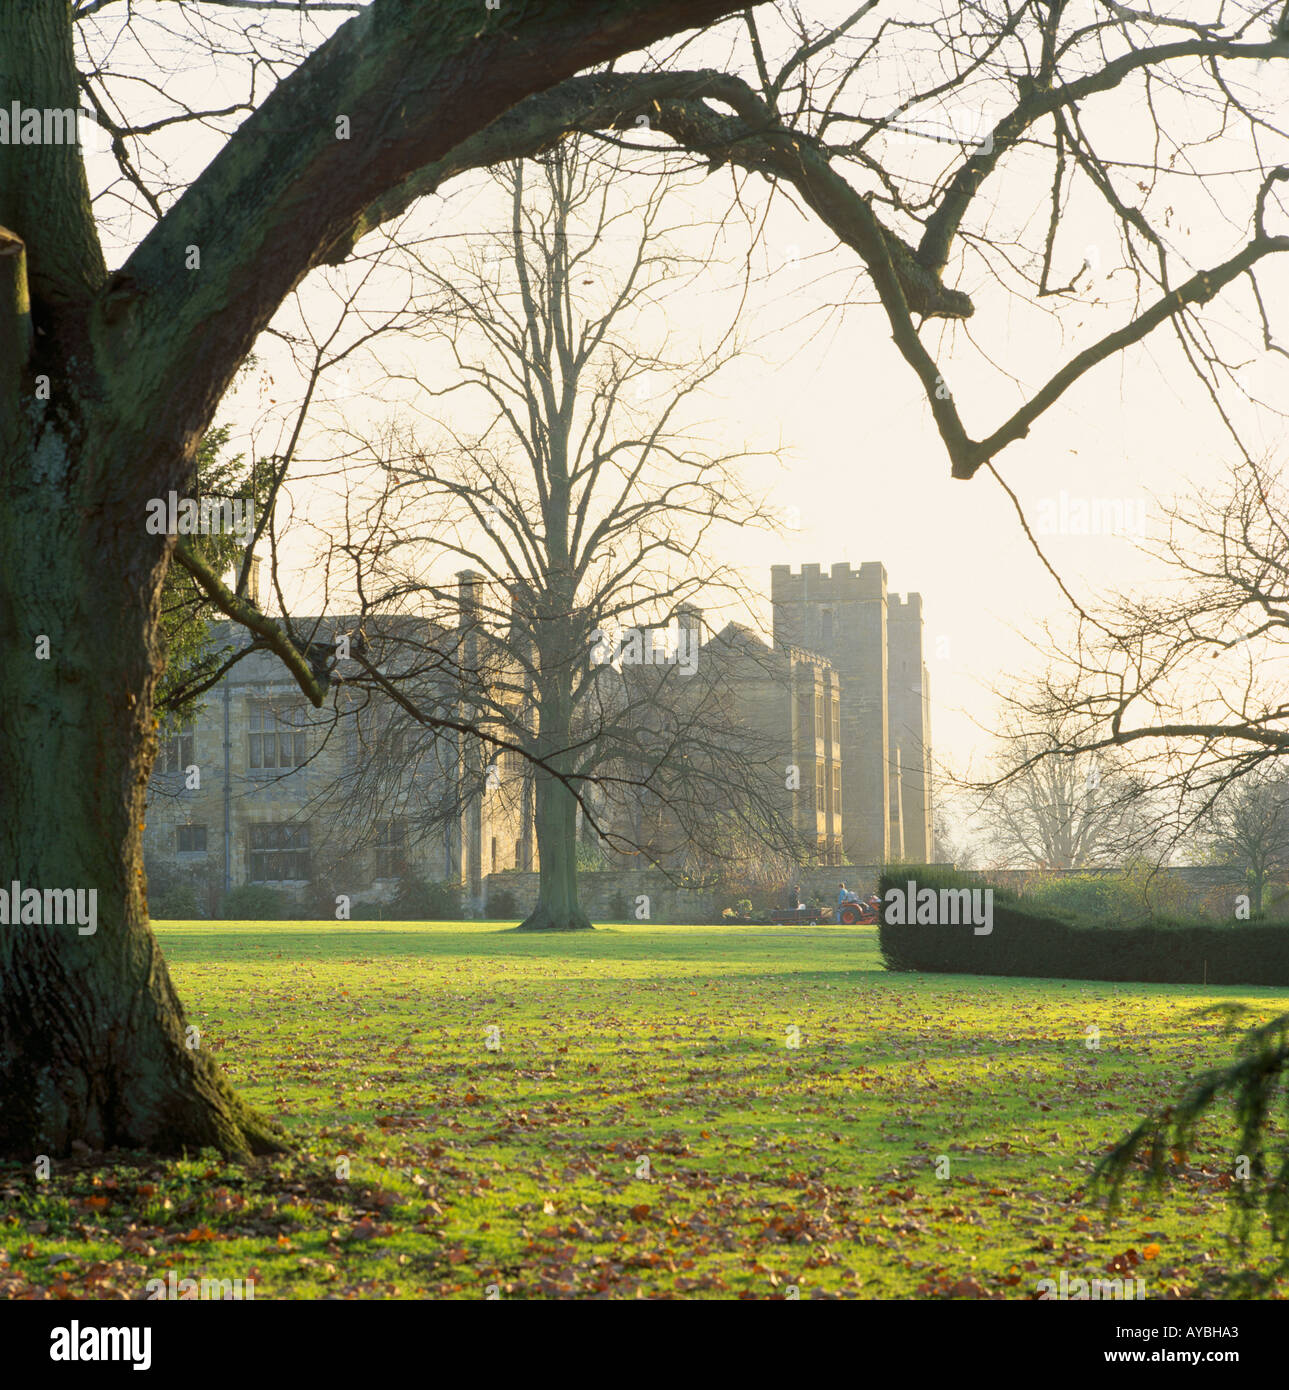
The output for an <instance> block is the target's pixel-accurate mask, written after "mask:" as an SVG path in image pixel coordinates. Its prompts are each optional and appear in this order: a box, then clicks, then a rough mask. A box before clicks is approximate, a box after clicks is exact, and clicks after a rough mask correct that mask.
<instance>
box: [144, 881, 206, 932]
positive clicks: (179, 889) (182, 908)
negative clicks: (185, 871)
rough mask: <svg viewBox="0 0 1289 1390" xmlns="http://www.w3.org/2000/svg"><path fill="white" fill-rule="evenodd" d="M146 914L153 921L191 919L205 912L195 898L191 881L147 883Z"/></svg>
mask: <svg viewBox="0 0 1289 1390" xmlns="http://www.w3.org/2000/svg"><path fill="white" fill-rule="evenodd" d="M148 916H149V917H150V918H151V919H152V920H153V921H154V922H159V921H163V920H170V921H191V920H192V919H193V918H194V917H203V916H205V913H203V912H202V910H201V905H200V903H199V902H198V899H197V887H196V885H195V884H193V883H182V882H174V883H164V884H157V885H156V886H155V887H154V886H153V885H152V884H149V885H148Z"/></svg>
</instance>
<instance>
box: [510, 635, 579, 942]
mask: <svg viewBox="0 0 1289 1390" xmlns="http://www.w3.org/2000/svg"><path fill="white" fill-rule="evenodd" d="M561 626H562V624H561ZM561 636H563V634H562V633H561ZM560 650H561V651H563V650H567V647H566V645H565V644H563V643H561V647H560ZM567 669H568V667H567V663H566V662H564V663H561V665H560V667H559V671H560V674H559V676H557V677H555V678H554V679H553V680H552V682H551V686H550V687H548V688H547V689H546V690H545V691H544V692H542V694H541V695H540V697H539V704H538V718H539V731H540V733H539V737H540V741H541V745H542V748H543V752H544V753H545V761H546V763H547V765H548V766H549V767H550V769H551V771H550V772H547V771H545V770H544V769H543V768H538V769H537V770H536V787H535V791H536V800H537V810H536V818H535V823H536V830H537V854H538V858H539V860H540V866H539V873H538V889H537V906H536V907H534V908H533V910H532V912H530V913H529V914H528V916H527V917H526V918H524V920H523V921H522V922H521V923H520V924H519V925H520V930H521V931H589V930H590V929H591V919H590V918H589V917H588V916H587V915H586V914H585V913H584V912H583V911H582V910H581V908H580V907H579V906H578V903H577V798H576V797H575V796H574V795H573V793H572V792H571V791H570V790H569V789H568V787H567V786H566V785H565V783H563V782H562V781H560V779H559V777H558V776H554V775H552V774H553V773H567V772H568V770H569V767H570V765H571V758H570V757H569V755H568V753H567V751H566V750H567V749H568V747H569V744H570V742H571V740H572V727H573V701H572V691H571V689H569V688H568V684H569V682H568V678H567V677H566V675H565V672H566V671H567ZM546 749H550V750H551V751H550V752H549V753H546V752H545V750H546Z"/></svg>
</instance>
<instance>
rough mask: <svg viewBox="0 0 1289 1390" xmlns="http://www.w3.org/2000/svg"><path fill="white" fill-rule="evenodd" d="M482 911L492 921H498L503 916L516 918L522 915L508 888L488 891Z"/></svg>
mask: <svg viewBox="0 0 1289 1390" xmlns="http://www.w3.org/2000/svg"><path fill="white" fill-rule="evenodd" d="M484 911H485V916H487V917H488V918H489V919H491V920H492V921H500V920H501V919H502V918H505V917H513V918H515V919H516V920H518V919H519V918H520V917H521V916H522V915H523V914H522V913H521V912H520V911H519V907H518V905H517V904H516V902H515V895H514V893H512V892H511V891H510V889H509V888H499V889H497V890H496V891H495V892H492V893H489V894H488V902H487V905H486V907H485V910H484Z"/></svg>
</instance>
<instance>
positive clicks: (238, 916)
mask: <svg viewBox="0 0 1289 1390" xmlns="http://www.w3.org/2000/svg"><path fill="white" fill-rule="evenodd" d="M294 911H295V901H294V899H293V898H292V897H291V895H290V894H289V893H283V892H281V891H280V890H279V889H277V888H266V887H265V886H264V885H263V884H261V883H244V884H243V885H242V886H241V887H240V888H230V889H229V890H228V892H227V893H225V894H224V896H223V899H222V900H221V901H220V904H219V915H220V916H221V917H223V918H224V919H225V920H226V921H229V922H258V921H266V922H280V921H282V920H283V919H284V918H287V917H291V916H292V915H293V914H294Z"/></svg>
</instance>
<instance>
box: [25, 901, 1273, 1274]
mask: <svg viewBox="0 0 1289 1390" xmlns="http://www.w3.org/2000/svg"><path fill="white" fill-rule="evenodd" d="M157 934H158V936H159V938H160V940H161V943H162V946H163V948H164V950H165V953H166V957H167V959H168V961H169V963H170V967H171V970H172V973H173V975H174V977H175V980H176V983H177V985H178V988H179V991H180V994H181V997H182V998H183V999H184V1001H185V1005H186V1008H187V1010H188V1021H189V1023H190V1024H193V1025H195V1026H196V1028H197V1029H198V1030H199V1033H200V1042H201V1045H202V1046H203V1047H208V1048H211V1049H213V1050H214V1051H215V1053H216V1055H217V1056H218V1058H219V1060H220V1061H221V1062H222V1064H223V1065H224V1067H225V1068H226V1069H227V1071H228V1072H229V1074H230V1075H231V1077H232V1079H233V1080H234V1082H235V1083H236V1085H237V1087H238V1089H239V1090H240V1092H241V1093H242V1094H243V1095H245V1096H246V1097H247V1098H248V1099H249V1100H251V1101H252V1102H253V1103H254V1104H256V1105H257V1106H259V1107H260V1108H261V1109H263V1110H265V1111H267V1112H269V1113H271V1114H273V1115H275V1116H276V1117H278V1118H279V1120H280V1121H281V1123H282V1124H283V1125H284V1126H285V1127H286V1129H287V1130H288V1131H290V1132H291V1134H292V1135H293V1137H294V1139H295V1141H296V1143H297V1149H296V1151H295V1153H294V1154H293V1155H292V1156H291V1157H290V1158H288V1159H285V1160H275V1161H265V1162H260V1163H257V1164H255V1165H251V1166H250V1167H246V1168H239V1167H237V1166H235V1165H226V1164H224V1163H223V1162H222V1161H221V1160H219V1159H218V1158H216V1157H214V1156H211V1155H196V1156H193V1157H190V1158H189V1159H186V1160H183V1161H175V1162H158V1161H155V1160H147V1159H138V1160H130V1159H129V1158H128V1156H121V1155H112V1156H107V1157H105V1156H103V1155H87V1156H85V1157H84V1158H83V1159H82V1160H81V1161H77V1162H72V1163H68V1164H58V1165H55V1167H54V1171H53V1174H52V1176H51V1177H50V1179H49V1180H48V1181H43V1182H42V1181H37V1180H35V1179H34V1178H33V1176H32V1174H31V1173H30V1170H29V1169H26V1168H23V1169H19V1168H17V1167H15V1166H14V1165H9V1166H6V1167H0V1210H2V1211H3V1212H4V1216H3V1218H2V1220H3V1222H4V1223H6V1224H3V1225H0V1246H3V1247H4V1251H5V1252H6V1256H5V1259H3V1260H0V1297H3V1296H9V1297H15V1296H16V1297H24V1296H25V1297H32V1296H35V1297H40V1296H54V1297H86V1296H90V1297H141V1296H143V1292H144V1289H145V1287H146V1281H147V1280H148V1279H154V1278H160V1279H164V1278H166V1277H167V1275H168V1272H169V1271H170V1270H172V1269H173V1270H174V1271H175V1272H176V1275H177V1277H179V1278H184V1277H192V1278H195V1279H200V1278H203V1277H205V1278H240V1279H247V1278H250V1279H253V1280H254V1281H255V1297H256V1298H259V1299H263V1298H318V1297H326V1296H336V1297H347V1298H352V1297H397V1298H418V1297H461V1298H481V1297H489V1296H491V1297H544V1296H577V1297H612V1298H637V1297H651V1296H666V1295H682V1296H688V1297H736V1296H740V1295H745V1296H754V1297H763V1296H772V1297H773V1296H785V1295H786V1296H789V1297H795V1296H800V1297H803V1298H809V1297H860V1298H909V1297H977V1298H978V1297H1003V1298H1032V1297H1034V1296H1035V1293H1036V1290H1037V1285H1038V1281H1039V1280H1042V1279H1048V1278H1050V1279H1053V1280H1055V1279H1058V1278H1059V1275H1060V1272H1061V1271H1062V1270H1065V1271H1067V1272H1068V1274H1069V1276H1070V1278H1071V1279H1073V1278H1077V1277H1085V1278H1091V1277H1094V1276H1096V1277H1102V1278H1108V1277H1114V1276H1115V1275H1116V1274H1117V1275H1121V1276H1123V1277H1126V1278H1136V1277H1141V1278H1144V1280H1145V1287H1146V1293H1147V1296H1148V1297H1168V1296H1173V1297H1178V1296H1182V1297H1196V1296H1198V1297H1204V1296H1213V1295H1215V1294H1216V1293H1217V1292H1218V1285H1217V1282H1216V1280H1217V1276H1218V1275H1219V1274H1220V1273H1221V1272H1222V1271H1223V1270H1224V1269H1226V1268H1228V1267H1230V1266H1231V1264H1232V1262H1233V1258H1234V1257H1233V1253H1232V1251H1231V1249H1230V1247H1229V1245H1228V1242H1227V1239H1226V1234H1225V1233H1226V1226H1227V1205H1226V1201H1225V1197H1226V1190H1227V1189H1228V1188H1229V1186H1230V1183H1231V1178H1230V1176H1229V1175H1230V1173H1231V1171H1232V1165H1233V1161H1234V1158H1233V1155H1232V1154H1231V1153H1230V1152H1229V1148H1230V1134H1229V1133H1226V1134H1223V1133H1218V1132H1213V1133H1212V1134H1211V1135H1210V1136H1209V1137H1210V1139H1211V1141H1212V1148H1211V1150H1210V1151H1209V1152H1207V1153H1205V1154H1199V1153H1195V1154H1190V1155H1186V1156H1181V1155H1179V1156H1177V1157H1178V1160H1179V1161H1178V1163H1177V1165H1176V1167H1177V1177H1176V1181H1175V1183H1174V1184H1173V1186H1172V1187H1171V1188H1170V1189H1168V1190H1167V1191H1166V1192H1165V1193H1164V1194H1163V1195H1162V1196H1155V1195H1153V1194H1141V1193H1136V1192H1134V1193H1132V1194H1130V1197H1129V1200H1128V1202H1127V1205H1126V1207H1125V1208H1124V1210H1123V1212H1122V1213H1121V1215H1120V1216H1119V1217H1118V1218H1117V1219H1116V1220H1114V1221H1113V1222H1109V1221H1107V1219H1106V1215H1105V1212H1104V1209H1103V1208H1102V1207H1101V1206H1100V1205H1099V1204H1097V1203H1095V1202H1092V1201H1090V1200H1089V1199H1088V1197H1087V1195H1086V1192H1085V1185H1086V1183H1087V1180H1088V1176H1089V1173H1090V1170H1091V1166H1092V1164H1093V1162H1094V1161H1095V1159H1096V1157H1097V1156H1098V1155H1099V1154H1100V1153H1101V1152H1103V1151H1104V1150H1105V1149H1106V1147H1107V1146H1108V1145H1109V1144H1110V1142H1111V1141H1113V1140H1114V1139H1116V1138H1117V1137H1119V1136H1120V1135H1121V1134H1122V1133H1123V1132H1124V1131H1126V1130H1127V1129H1128V1128H1130V1127H1131V1126H1132V1124H1133V1123H1134V1122H1135V1121H1136V1119H1137V1118H1139V1116H1140V1115H1141V1114H1142V1113H1144V1112H1145V1111H1146V1110H1147V1109H1148V1108H1150V1107H1151V1106H1154V1105H1158V1104H1160V1103H1162V1102H1164V1101H1165V1100H1166V1098H1168V1097H1171V1096H1174V1095H1176V1094H1177V1093H1178V1092H1179V1091H1180V1089H1181V1088H1182V1086H1183V1084H1184V1082H1185V1080H1186V1078H1187V1077H1188V1076H1190V1075H1193V1074H1195V1073H1197V1072H1199V1071H1202V1070H1204V1069H1206V1068H1208V1067H1210V1066H1214V1065H1217V1064H1219V1063H1220V1062H1221V1061H1223V1060H1225V1059H1226V1058H1227V1057H1228V1056H1229V1055H1230V1043H1229V1041H1228V1040H1227V1039H1225V1038H1224V1037H1223V1036H1222V1026H1221V1025H1220V1024H1219V1023H1217V1022H1215V1021H1214V1020H1213V1019H1211V1018H1201V1017H1197V1016H1196V1011H1197V1010H1199V1009H1200V1008H1202V1007H1203V1006H1205V1005H1207V1004H1211V1003H1213V1002H1215V1001H1217V1000H1230V999H1239V1000H1242V1001H1244V1002H1246V1003H1248V1004H1250V1005H1251V1006H1253V1007H1254V1008H1255V1009H1256V1010H1257V1017H1258V1018H1259V1019H1261V1018H1266V1017H1269V1016H1270V1015H1271V1014H1273V1013H1278V1012H1281V1011H1283V1009H1284V1008H1285V996H1286V992H1285V991H1282V990H1257V989H1238V988H1209V989H1200V988H1198V987H1193V986H1183V985H1116V984H1095V983H1082V982H1078V981H1044V980H1026V979H998V978H989V977H976V976H943V975H942V976H919V975H908V974H889V973H887V972H885V971H884V970H883V969H882V967H881V961H880V958H879V957H878V955H877V949H876V936H875V933H874V932H873V930H872V929H869V928H839V927H823V928H791V927H788V928H757V927H725V928H712V929H707V928H699V927H677V926H644V925H638V924H633V925H630V926H618V927H609V928H603V929H601V930H598V931H596V932H595V933H594V934H574V935H559V936H552V937H542V936H532V935H526V934H520V933H516V932H514V931H507V930H504V929H500V928H499V927H498V926H496V925H495V924H459V923H443V924H439V923H373V924H356V923H346V924H331V923H316V924H315V923H299V922H281V923H277V922H272V923H205V922H190V923H162V924H160V925H159V926H158V928H157ZM794 1029H795V1030H798V1032H797V1033H796V1034H794V1032H793V1030H794ZM490 1042H491V1044H493V1045H492V1046H490ZM794 1042H797V1043H799V1045H796V1046H794V1045H793V1043H794ZM1090 1043H1096V1044H1097V1045H1096V1046H1090V1045H1089V1044H1090ZM937 1170H938V1171H939V1174H940V1176H937ZM946 1173H947V1176H946V1175H945V1174H946ZM6 1266H7V1267H6Z"/></svg>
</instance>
